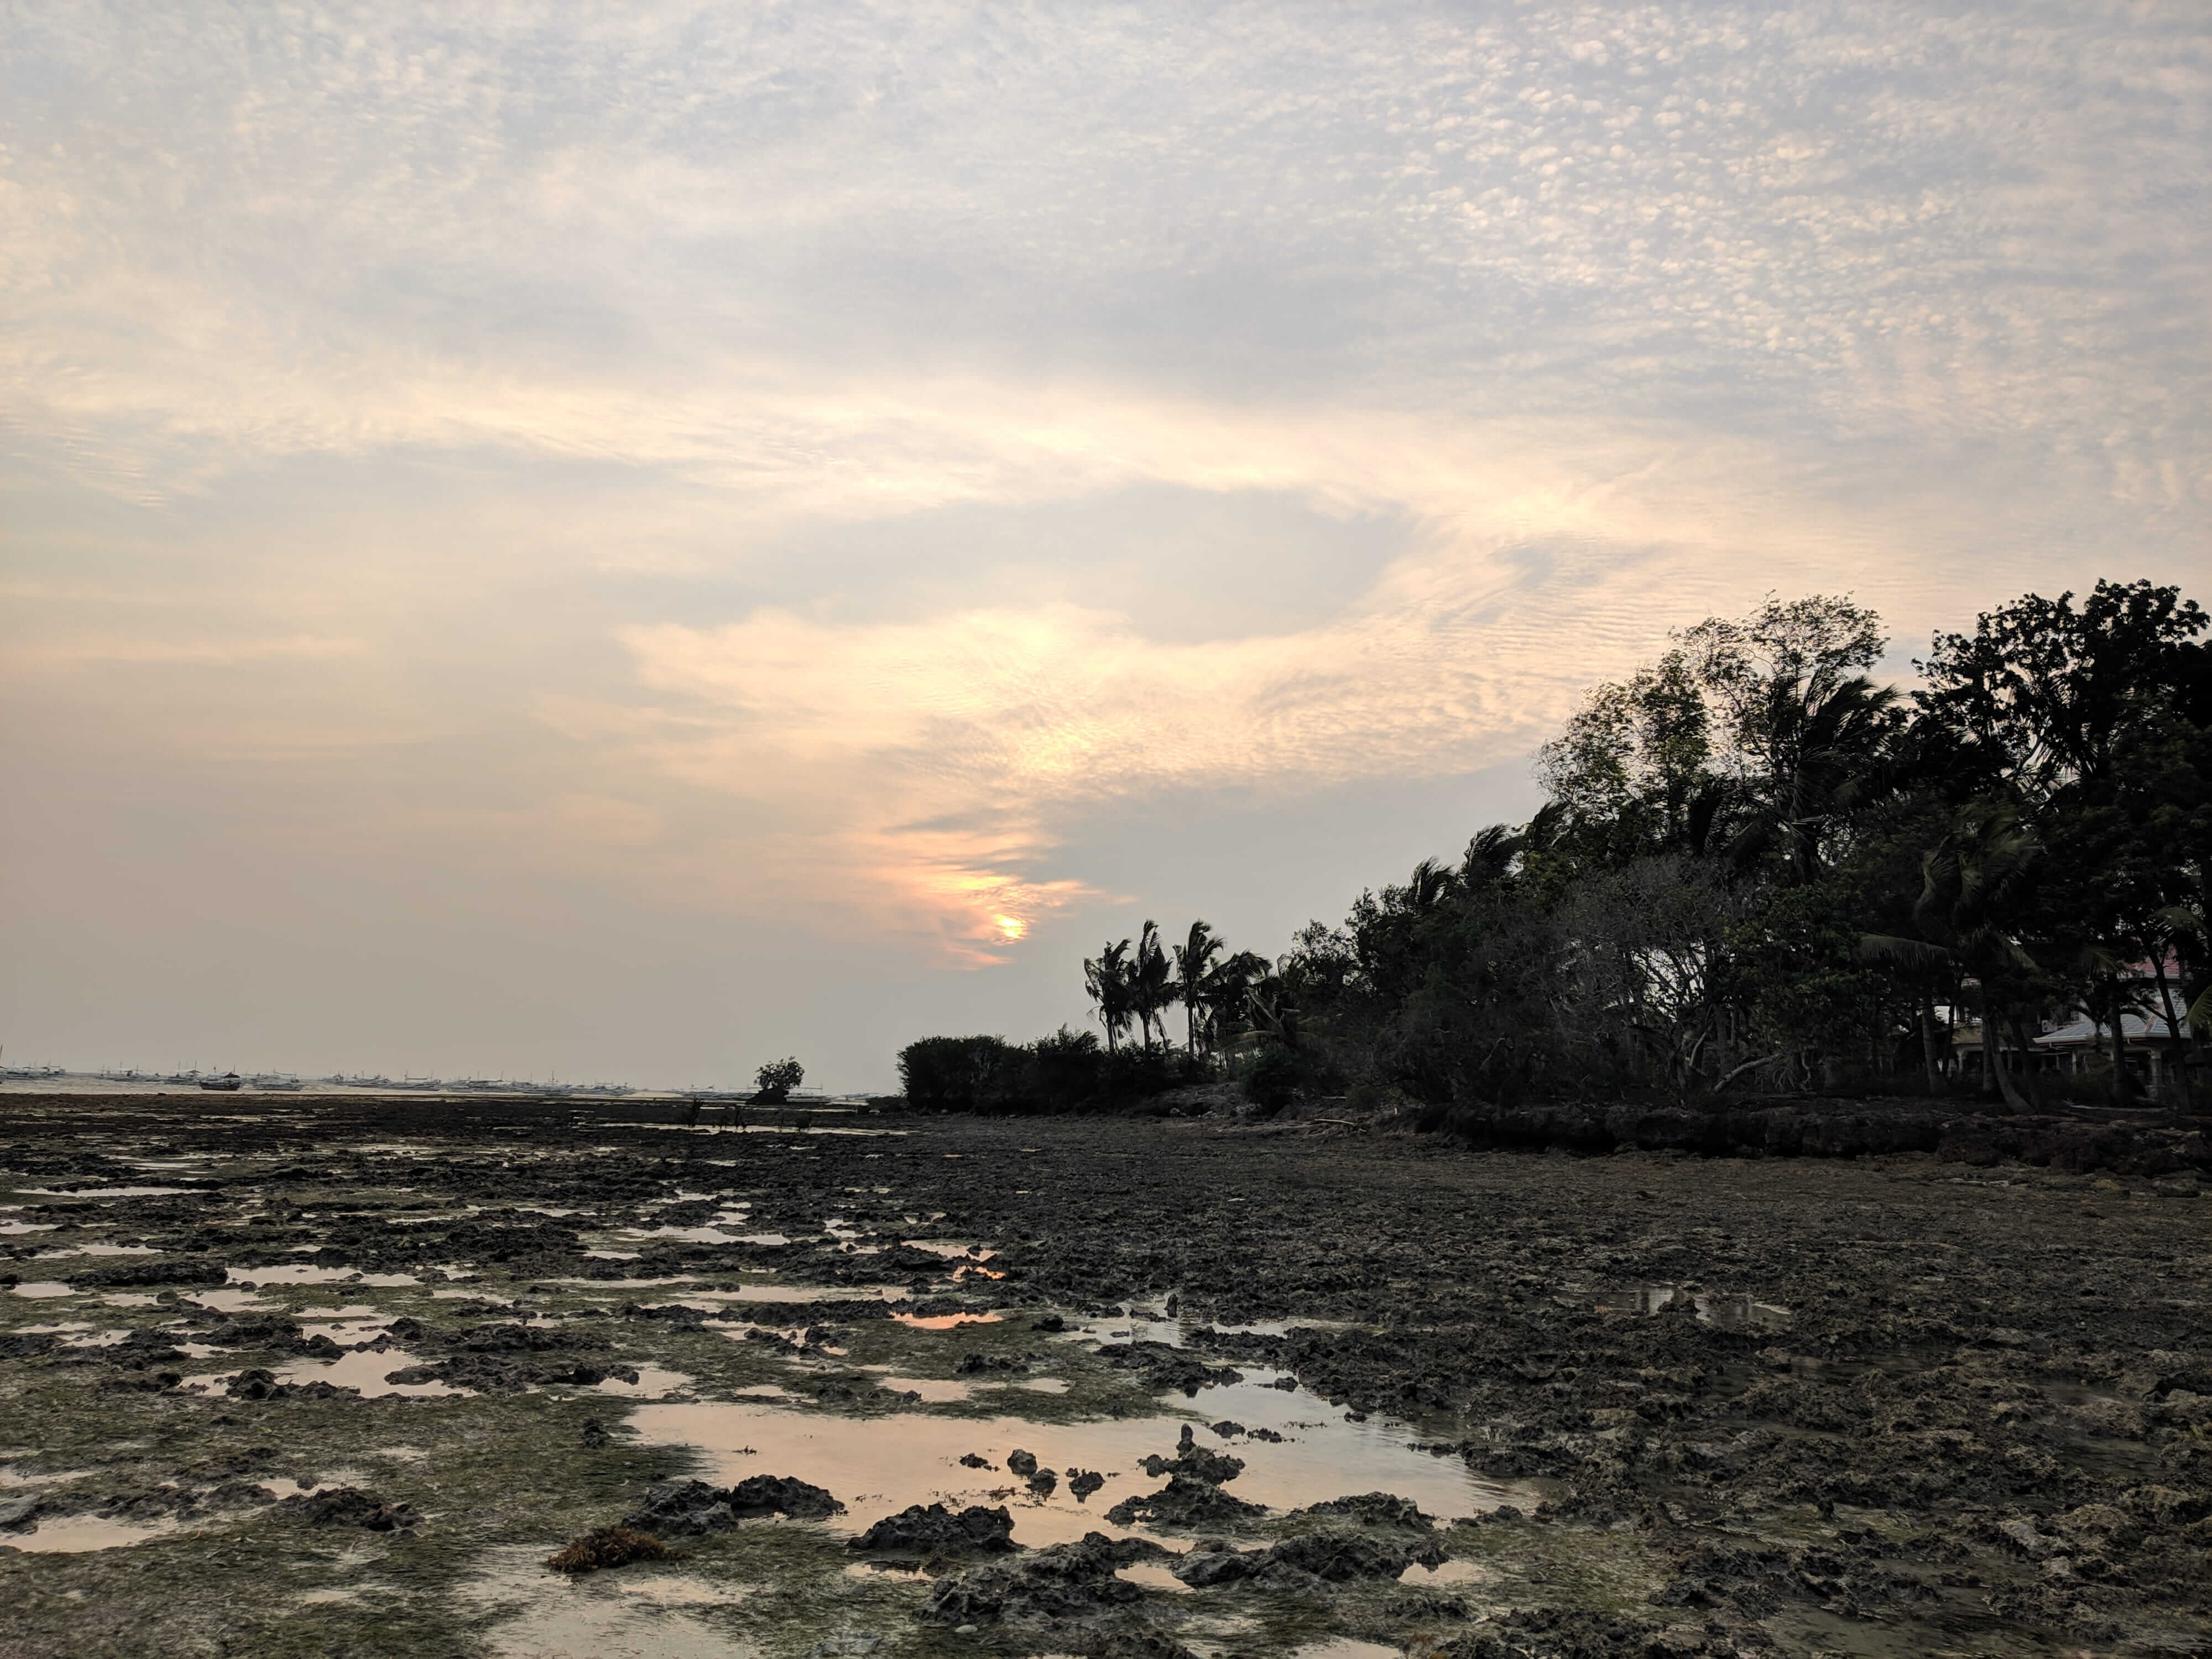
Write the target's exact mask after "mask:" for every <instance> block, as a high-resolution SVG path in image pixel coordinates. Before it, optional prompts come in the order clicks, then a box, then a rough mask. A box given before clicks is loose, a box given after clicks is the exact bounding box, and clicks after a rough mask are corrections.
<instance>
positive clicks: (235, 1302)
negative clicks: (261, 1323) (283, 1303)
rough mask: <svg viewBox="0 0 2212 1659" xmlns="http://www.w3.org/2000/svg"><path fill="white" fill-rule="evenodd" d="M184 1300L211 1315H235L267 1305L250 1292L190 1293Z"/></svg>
mask: <svg viewBox="0 0 2212 1659" xmlns="http://www.w3.org/2000/svg"><path fill="white" fill-rule="evenodd" d="M185 1301H187V1302H195V1303H197V1304H199V1305H200V1306H201V1307H203V1308H205V1309H207V1310H210V1312H213V1313H236V1312H238V1311H239V1310H241V1309H245V1308H265V1307H267V1306H268V1305H269V1304H267V1303H266V1302H264V1301H263V1300H262V1299H261V1297H259V1296H258V1294H256V1293H255V1292H254V1291H187V1292H186V1293H185Z"/></svg>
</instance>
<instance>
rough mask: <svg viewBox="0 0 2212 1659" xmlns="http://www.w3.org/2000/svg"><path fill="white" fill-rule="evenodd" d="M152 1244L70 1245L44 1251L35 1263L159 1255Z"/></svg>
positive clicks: (34, 1258) (34, 1257)
mask: <svg viewBox="0 0 2212 1659" xmlns="http://www.w3.org/2000/svg"><path fill="white" fill-rule="evenodd" d="M69 1255H161V1252H160V1251H159V1250H157V1249H155V1248H154V1247H153V1246H152V1245H151V1244H70V1245H65V1246H64V1247H63V1248H62V1249H58V1250H42V1251H40V1253H39V1254H38V1255H34V1256H33V1257H32V1258H31V1260H32V1261H60V1260H61V1259H62V1258H63V1257H64V1256H69Z"/></svg>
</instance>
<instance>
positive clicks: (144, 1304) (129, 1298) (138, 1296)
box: [100, 1291, 160, 1308]
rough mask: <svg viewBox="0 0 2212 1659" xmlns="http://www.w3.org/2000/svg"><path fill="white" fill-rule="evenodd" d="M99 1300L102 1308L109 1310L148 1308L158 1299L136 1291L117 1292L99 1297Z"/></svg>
mask: <svg viewBox="0 0 2212 1659" xmlns="http://www.w3.org/2000/svg"><path fill="white" fill-rule="evenodd" d="M159 1300H160V1298H159V1297H154V1296H149V1295H144V1294H142V1293H141V1292H139V1291H114V1292H112V1293H110V1294H108V1295H106V1296H103V1297H100V1303H101V1305H102V1306H105V1307H109V1308H150V1307H152V1306H153V1305H154V1304H155V1302H157V1301H159Z"/></svg>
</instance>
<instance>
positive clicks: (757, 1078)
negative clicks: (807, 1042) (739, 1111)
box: [753, 1055, 806, 1106]
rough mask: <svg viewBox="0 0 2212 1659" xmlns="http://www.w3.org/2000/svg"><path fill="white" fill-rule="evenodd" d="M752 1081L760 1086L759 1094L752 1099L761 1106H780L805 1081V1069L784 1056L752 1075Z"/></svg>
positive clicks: (795, 1061) (787, 1056)
mask: <svg viewBox="0 0 2212 1659" xmlns="http://www.w3.org/2000/svg"><path fill="white" fill-rule="evenodd" d="M753 1081H754V1082H755V1083H757V1084H758V1085H760V1092H759V1093H758V1094H757V1095H755V1096H754V1097H753V1100H754V1103H756V1104H757V1105H762V1106H780V1105H781V1104H782V1103H784V1102H785V1101H787V1100H789V1099H790V1098H791V1091H793V1089H796V1088H797V1087H798V1086H799V1085H800V1084H802V1083H804V1082H805V1081H806V1068H805V1066H801V1065H800V1064H799V1062H798V1061H797V1060H794V1059H793V1058H791V1057H790V1056H789V1055H786V1056H785V1057H784V1058H783V1059H781V1060H770V1061H769V1063H768V1064H767V1065H765V1066H762V1067H761V1068H760V1070H758V1071H757V1072H755V1073H753Z"/></svg>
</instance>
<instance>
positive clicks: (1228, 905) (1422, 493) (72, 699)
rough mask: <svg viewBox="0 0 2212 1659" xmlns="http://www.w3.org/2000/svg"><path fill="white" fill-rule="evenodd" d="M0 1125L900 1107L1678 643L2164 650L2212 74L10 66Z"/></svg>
mask: <svg viewBox="0 0 2212 1659" xmlns="http://www.w3.org/2000/svg"><path fill="white" fill-rule="evenodd" d="M4 15H5V17H6V22H5V25H4V27H0V742H4V752H0V836H4V843H3V844H0V854H4V868H0V883H4V885H0V915H4V924H5V925H4V929H0V935H3V936H4V937H3V938H0V1043H4V1059H5V1060H8V1061H9V1062H21V1061H42V1060H51V1061H54V1062H58V1063H64V1064H74V1065H80V1066H121V1065H136V1066H161V1067H165V1068H167V1067H173V1066H187V1065H197V1066H219V1067H232V1066H235V1067H238V1068H240V1069H242V1070H243V1069H264V1068H268V1069H286V1070H302V1071H313V1072H318V1073H319V1072H323V1071H328V1070H331V1069H343V1070H347V1071H356V1070H381V1071H385V1072H387V1073H391V1074H393V1075H398V1074H399V1073H402V1072H414V1073H431V1074H437V1075H444V1076H455V1075H487V1074H488V1075H507V1076H514V1077H532V1078H544V1077H548V1076H557V1077H560V1078H562V1079H581V1080H590V1079H596V1078H607V1079H615V1078H620V1079H628V1080H630V1081H632V1082H636V1083H641V1084H653V1085H690V1084H709V1083H712V1084H723V1085H726V1084H731V1083H734V1082H737V1081H740V1080H742V1079H747V1078H749V1077H750V1073H751V1072H752V1070H753V1068H754V1067H755V1066H758V1065H759V1064H760V1063H761V1062H762V1061H763V1060H768V1059H771V1058H774V1057H776V1056H779V1055H781V1054H797V1055H798V1056H799V1058H800V1059H801V1060H803V1061H804V1062H805V1065H806V1066H807V1067H808V1075H809V1080H810V1082H818V1083H821V1084H823V1085H827V1086H830V1087H833V1088H855V1089H857V1088H883V1087H886V1086H889V1085H890V1083H891V1082H892V1079H893V1061H894V1056H895V1054H896V1049H897V1048H899V1046H900V1045H902V1043H904V1042H908V1041H911V1040H912V1039H914V1038H915V1037H917V1036H925V1035H929V1034H933V1033H938V1032H968V1031H995V1032H999V1033H1001V1034H1004V1035H1006V1036H1012V1037H1015V1038H1026V1037H1028V1036H1034V1035H1037V1034H1039V1033H1041V1032H1043V1031H1047V1030H1051V1029H1053V1028H1054V1026H1056V1025H1058V1024H1060V1023H1062V1022H1063V1021H1065V1022H1070V1023H1075V1024H1081V1023H1082V1022H1083V1021H1084V1019H1085V1014H1086V1007H1085V999H1084V996H1083V993H1082V981H1081V961H1082V957H1084V956H1085V954H1086V953H1095V952H1096V951H1097V948H1098V945H1099V944H1100V943H1101V942H1102V941H1103V940H1105V939H1118V938H1121V937H1122V936H1124V935H1127V934H1129V933H1133V932H1135V931H1136V930H1137V928H1138V927H1139V925H1140V924H1141V922H1142V921H1144V920H1145V919H1146V918H1147V917H1157V918H1158V920H1159V921H1161V922H1162V923H1163V925H1164V927H1168V928H1169V929H1170V930H1171V931H1174V932H1177V933H1179V932H1180V931H1181V930H1182V928H1183V927H1185V926H1187V924H1188V921H1190V920H1191V919H1192V918H1193V917H1197V916H1203V917H1205V918H1206V919H1207V920H1208V921H1212V923H1213V924H1214V925H1215V926H1216V927H1217V928H1218V929H1219V930H1220V931H1221V932H1223V933H1225V934H1226V935H1227V936H1228V938H1229V939H1230V941H1231V944H1232V945H1235V946H1240V947H1249V948H1255V949H1258V950H1260V951H1263V952H1266V953H1267V954H1271V955H1272V954H1274V953H1276V952H1278V951H1280V950H1282V949H1283V948H1284V947H1285V944H1286V943H1287V940H1288V938H1289V935H1290V933H1291V932H1292V931H1293V930H1294V929H1295V928H1297V927H1298V926H1299V925H1300V924H1301V923H1303V922H1304V921H1306V920H1308V919H1309V918H1310V917H1316V916H1319V917H1323V918H1328V919H1334V918H1337V917H1340V916H1341V915H1343V913H1344V911H1345V909H1346V908H1347V906H1348V904H1349V902H1350V901H1351V900H1352V897H1353V896H1356V895H1357V893H1358V891H1359V890H1361V889H1362V888H1363V887H1365V886H1370V885H1379V884H1381V883H1383V882H1384V881H1387V880H1389V879H1393V878H1400V877H1401V876H1402V874H1403V872H1405V871H1406V870H1407V869H1409V868H1410V867H1411V866H1413V863H1414V862H1415V861H1416V860H1419V859H1420V858H1423V857H1425V856H1428V855H1431V854H1437V855H1443V856H1450V855H1454V854H1456V853H1457V852H1458V850H1459V849H1460V848H1462V847H1464V845H1465V843H1466V841H1467V839H1468V836H1470V835H1471V834H1472V833H1473V832H1474V830H1476V829H1479V828H1480V827H1481V826H1482V825H1484V824H1486V823H1492V822H1498V821H1517V820H1518V819H1520V818H1523V817H1526V816H1527V814H1528V812H1529V811H1531V810H1532V808H1533V807H1534V805H1535V804H1536V800H1537V795H1536V792H1535V787H1534V783H1533V781H1532V780H1531V778H1530V775H1529V764H1528V763H1529V756H1530V753H1531V751H1532V750H1534V747H1535V746H1536V745H1537V744H1540V743H1541V742H1542V741H1543V740H1544V739H1545V738H1547V736H1549V735H1551V734H1552V733H1553V732H1555V731H1556V730H1557V729H1558V727H1559V724H1560V722H1561V721H1562V720H1564V719H1565V717H1566V715H1567V714H1569V713H1570V712H1571V710H1572V708H1574V707H1575V705H1576V702H1577V698H1578V697H1579V696H1580V695H1581V693H1582V690H1583V688H1584V687H1586V686H1587V685H1589V684H1590V683H1592V682H1593V681H1595V680H1598V679H1601V678H1607V677H1614V676H1618V675H1620V674H1622V673H1625V672H1626V671H1630V670H1632V668H1633V667H1634V666H1635V665H1637V664H1638V663H1639V662H1641V661H1644V660H1648V659H1650V657H1652V656H1653V655H1655V654H1656V652H1657V651H1658V650H1659V649H1660V648H1662V647H1663V645H1664V641H1665V635H1666V634H1667V631H1668V629H1670V628H1674V627H1679V626H1681V625H1683V624H1685V623H1691V622H1694V621H1696V620H1698V619H1699V618H1700V617H1704V616H1706V615H1709V614H1714V613H1723V614H1726V613H1735V612H1741V611H1745V610H1747V609H1748V608H1749V607H1750V606H1751V605H1754V604H1756V603H1758V602H1759V599H1762V598H1763V597H1764V596H1765V595H1766V594H1768V593H1770V592H1773V593H1778V594H1779V595H1781V596H1783V597H1792V596H1795V595H1797V594H1801V593H1808V592H1828V593H1835V592H1850V593H1852V594H1854V595H1856V596H1857V598H1858V599H1860V600H1861V601H1862V602H1863V603H1866V604H1869V605H1873V606H1874V607H1875V609H1877V610H1878V611H1880V612H1881V614H1882V616H1883V617H1884V618H1885V620H1886V622H1887V624H1888V627H1889V629H1890V632H1891V634H1892V636H1893V647H1892V649H1891V654H1890V657H1889V659H1887V668H1888V670H1889V671H1891V672H1892V673H1893V674H1896V675H1899V676H1909V674H1910V672H1911V666H1910V664H1911V657H1912V656H1913V655H1914V654H1915V652H1916V650H1917V648H1918V647H1923V646H1924V644H1925V642H1926V641H1927V639H1928V637H1929V633H1930V632H1931V630H1933V629H1937V628H1939V627H1941V628H1947V629H1948V628H1954V627H1959V626H1961V625H1966V624H1969V623H1971V621H1972V617H1973V616H1974V615H1975V613H1976V612H1977V611H1979V610H1983V609H1986V608H1988V607H1990V606H1991V605H1996V604H1997V603H2000V602H2002V600H2004V599H2009V598H2011V597H2014V596H2015V595H2017V594H2020V593H2022V592H2028V591H2037V592H2057V591H2060V590H2063V589H2065V588H2069V587H2070V588H2074V589H2077V590H2078V589H2081V588H2084V587H2086V586H2088V585H2090V584H2091V583H2093V581H2094V580H2096V579H2097V578H2098V577H2100V576H2112V577H2114V578H2118V579H2133V578H2136V577H2142V576H2148V577H2152V578H2154V579H2157V580H2166V581H2178V582H2181V583H2183V584H2184V585H2185V586H2188V587H2190V588H2191V591H2192V592H2196V593H2197V595H2198V596H2199V597H2202V598H2212V593H2208V592H2207V591H2206V590H2207V589H2208V588H2212V582H2208V581H2207V580H2206V578H2207V576H2208V574H2212V534H2208V531H2207V526H2208V524H2212V418H2208V416H2212V326H2209V325H2212V12H2208V11H2207V10H2206V9H2205V8H2204V7H2203V4H2202V3H2201V0H2172V3H2160V0H2142V3H2129V4H2108V3H2099V0H2064V3H2054V4H2042V3H2036V0H2006V3H2003V4H2001V5H1997V4H1993V5H1974V4H1971V3H1954V4H1934V3H1925V4H1923V3H1912V0H1883V3H1879V4H1862V3H1853V0H1827V3H1811V0H1773V3H1765V4H1755V5H1754V4H1724V3H1711V4H1707V3H1678V4H1666V5H1621V6H1595V5H1547V4H1542V3H1527V4H1508V3H1497V4H1457V5H1449V4H1429V5H1390V4H1366V3H1359V0H1332V3H1328V4H1318V5H1302V4H1297V3H1285V0H1267V3H1263V4H1256V5H1237V4H1208V3H1194V0H1175V3H1166V4H1146V3H1130V4H1113V3H1102V0H1087V3H1080V4H1064V5H1056V4H1045V3H1031V4H1007V5H959V4H951V3H933V0H916V3H910V4H904V5H896V6H894V5H870V4H860V3H848V0H804V3H798V4H777V3H760V4H753V5H732V4H722V3H663V0H623V3H620V4H605V5H600V4H593V3H590V0H569V3H562V4H558V5H551V4H546V5H534V4H519V3H508V0H437V3H435V4H413V3H410V0H375V3H373V4H365V5H359V6H349V5H343V4H328V5H315V4H297V5H252V6H234V5H227V4H223V3H221V0H196V3H194V4H192V5H191V6H188V7H170V8H149V7H141V6H125V5H119V4H118V5H101V4H94V3H74V0H38V3H30V4H21V5H14V6H10V7H9V8H8V9H7V10H6V12H5V14H4Z"/></svg>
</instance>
